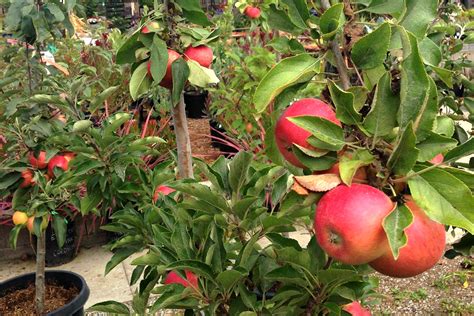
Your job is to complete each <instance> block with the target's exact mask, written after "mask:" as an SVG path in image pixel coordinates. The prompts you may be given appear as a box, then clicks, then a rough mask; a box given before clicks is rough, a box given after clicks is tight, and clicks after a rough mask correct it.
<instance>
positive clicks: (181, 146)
mask: <svg viewBox="0 0 474 316" xmlns="http://www.w3.org/2000/svg"><path fill="white" fill-rule="evenodd" d="M172 113H173V122H174V133H175V135H176V147H177V149H178V177H179V178H180V179H185V178H193V177H194V174H193V159H192V155H191V141H190V139H189V132H188V122H187V120H186V111H185V104H184V94H183V93H181V97H180V99H179V102H178V104H177V105H176V106H174V107H172Z"/></svg>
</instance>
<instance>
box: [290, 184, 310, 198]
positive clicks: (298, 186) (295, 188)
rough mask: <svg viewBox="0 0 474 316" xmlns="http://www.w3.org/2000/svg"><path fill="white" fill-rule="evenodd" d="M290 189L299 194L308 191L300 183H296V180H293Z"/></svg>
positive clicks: (307, 192) (306, 193) (304, 193)
mask: <svg viewBox="0 0 474 316" xmlns="http://www.w3.org/2000/svg"><path fill="white" fill-rule="evenodd" d="M291 189H292V190H293V191H295V192H296V193H297V194H299V195H308V194H309V191H308V190H306V189H305V188H304V187H302V186H301V184H299V183H298V181H295V182H293V186H292V187H291Z"/></svg>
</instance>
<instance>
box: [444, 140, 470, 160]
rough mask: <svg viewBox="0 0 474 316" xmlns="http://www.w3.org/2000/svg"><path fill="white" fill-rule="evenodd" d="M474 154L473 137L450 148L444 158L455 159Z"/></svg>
mask: <svg viewBox="0 0 474 316" xmlns="http://www.w3.org/2000/svg"><path fill="white" fill-rule="evenodd" d="M472 154H474V138H472V137H471V138H470V139H469V140H468V141H466V142H465V143H463V144H461V145H459V146H458V147H456V148H453V149H451V150H450V151H449V152H448V153H447V154H446V155H445V156H444V159H445V160H450V161H456V160H459V159H461V158H463V157H466V156H469V155H472Z"/></svg>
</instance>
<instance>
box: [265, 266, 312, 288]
mask: <svg viewBox="0 0 474 316" xmlns="http://www.w3.org/2000/svg"><path fill="white" fill-rule="evenodd" d="M265 279H268V280H277V281H279V282H284V283H293V284H298V285H301V286H305V285H308V281H306V279H305V276H304V273H302V272H300V271H298V270H296V269H295V268H293V267H292V266H290V265H288V264H286V265H284V266H283V267H281V268H276V269H274V270H272V271H270V272H269V273H267V274H266V275H265Z"/></svg>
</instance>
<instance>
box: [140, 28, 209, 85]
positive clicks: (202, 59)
mask: <svg viewBox="0 0 474 316" xmlns="http://www.w3.org/2000/svg"><path fill="white" fill-rule="evenodd" d="M153 23H156V22H151V23H150V24H149V25H145V26H144V27H143V28H142V29H141V32H142V33H143V34H148V33H150V32H152V29H156V28H157V27H156V26H155V27H153ZM148 26H150V27H148ZM183 56H184V59H185V60H194V61H195V62H197V63H198V64H199V65H201V66H202V67H205V68H209V67H210V66H211V64H212V60H213V59H214V55H213V52H212V48H210V47H209V46H206V45H198V46H196V47H193V46H189V47H188V48H186V49H185V50H184V52H183ZM183 56H181V54H180V53H178V52H177V51H175V50H173V49H169V48H168V63H167V65H166V73H165V76H164V77H163V79H162V80H161V82H160V83H159V84H160V86H162V87H165V88H168V89H172V87H173V75H172V72H171V64H172V63H173V62H174V61H175V60H177V59H179V58H181V57H183ZM151 67H153V65H152V63H151V60H149V61H148V63H147V69H148V75H149V76H150V77H151Z"/></svg>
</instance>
